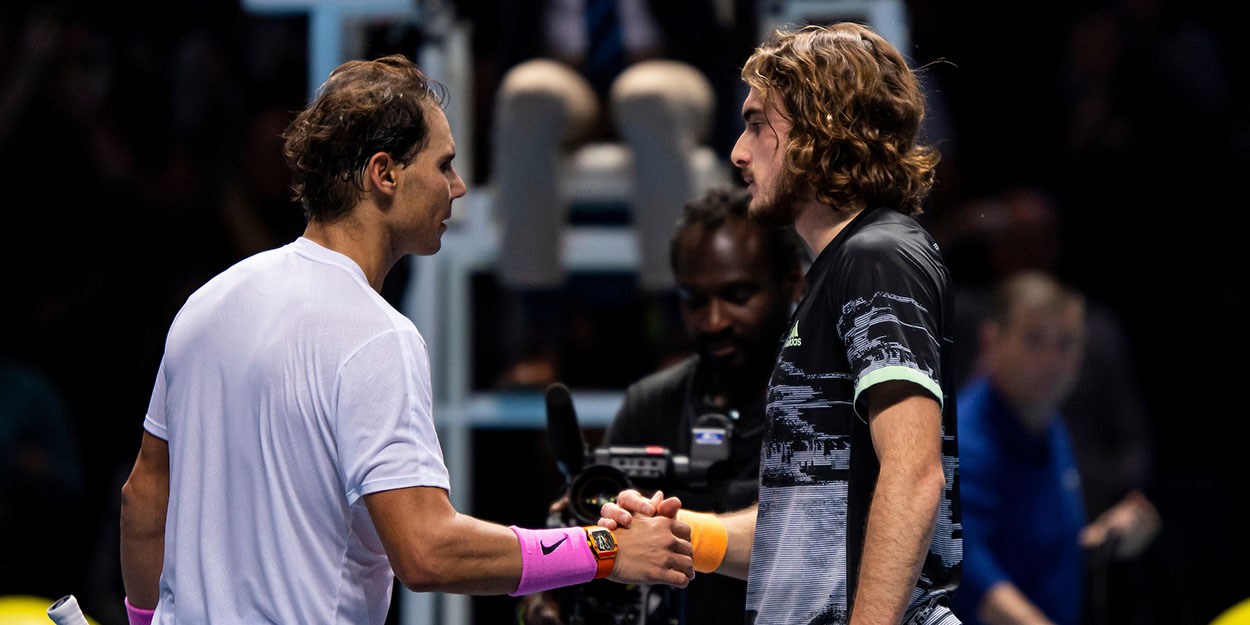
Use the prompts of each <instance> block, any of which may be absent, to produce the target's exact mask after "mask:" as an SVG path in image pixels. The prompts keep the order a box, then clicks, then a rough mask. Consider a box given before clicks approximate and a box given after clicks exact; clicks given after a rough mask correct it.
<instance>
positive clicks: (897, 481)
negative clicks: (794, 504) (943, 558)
mask: <svg viewBox="0 0 1250 625" xmlns="http://www.w3.org/2000/svg"><path fill="white" fill-rule="evenodd" d="M945 486H946V481H945V479H944V478H943V475H942V472H941V467H940V465H939V467H938V470H937V472H936V474H934V473H932V472H930V473H929V474H927V475H925V476H921V478H920V479H916V476H914V475H911V474H909V473H907V472H902V471H900V472H891V471H888V470H886V469H885V468H884V467H883V469H882V472H881V475H880V476H879V477H878V481H877V488H876V490H875V492H874V494H873V499H872V505H871V507H870V508H869V513H868V525H867V527H866V528H865V532H864V550H863V554H862V556H861V558H860V566H859V576H858V582H857V585H856V591H855V604H854V609H853V610H852V612H851V619H852V623H854V624H855V625H870V624H871V625H898V623H899V622H900V621H902V618H903V615H904V613H905V612H906V610H907V604H908V601H909V600H910V598H911V593H912V589H913V588H915V585H916V579H917V578H918V577H919V576H920V570H921V567H922V566H923V565H924V561H925V557H926V555H927V554H928V551H929V544H930V543H931V542H932V540H933V531H934V528H935V527H936V525H937V515H938V507H939V503H940V501H941V497H942V493H943V490H944V489H945Z"/></svg>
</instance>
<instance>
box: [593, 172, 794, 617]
mask: <svg viewBox="0 0 1250 625" xmlns="http://www.w3.org/2000/svg"><path fill="white" fill-rule="evenodd" d="M750 201H751V196H750V194H749V193H747V192H746V191H745V190H739V189H732V190H731V189H713V190H711V191H709V192H708V193H707V194H706V195H704V196H703V197H702V198H700V199H698V200H696V201H693V202H691V203H689V204H687V205H686V206H685V210H684V212H683V214H682V216H681V219H680V220H679V221H678V224H677V230H676V232H675V233H674V235H673V239H672V245H671V251H670V262H671V264H672V268H673V274H674V276H675V278H676V281H677V286H678V290H679V293H680V296H681V313H682V318H683V320H684V322H685V325H686V329H687V330H688V331H689V332H690V334H691V335H692V336H693V338H694V341H695V344H696V346H697V348H698V353H697V354H696V355H694V356H691V357H690V358H687V359H686V360H684V361H682V362H681V363H678V364H676V365H674V366H672V367H669V368H668V369H665V370H663V371H660V372H658V373H654V374H651V375H649V376H647V377H645V378H643V379H642V380H639V381H638V382H636V383H634V384H633V385H631V386H630V387H629V389H628V390H626V392H625V402H624V404H623V405H622V406H621V409H620V411H619V412H617V415H616V418H615V419H613V421H612V424H611V425H610V426H609V428H608V431H607V433H606V434H605V435H604V439H603V445H604V446H610V445H622V446H639V445H660V446H663V447H666V448H668V449H669V450H670V451H671V452H672V453H673V454H674V455H684V456H689V455H690V453H691V449H690V447H691V428H692V426H693V425H694V423H695V421H696V420H697V419H698V418H699V417H700V416H702V415H705V414H708V413H719V414H722V415H727V416H728V417H729V418H730V420H731V421H732V423H733V428H732V431H733V435H732V439H731V443H730V449H731V452H730V458H729V460H728V461H727V462H722V463H718V464H716V465H713V466H712V468H711V470H710V471H709V474H708V476H707V478H708V479H707V482H708V485H707V487H706V488H700V489H693V488H691V487H690V485H688V484H668V485H664V492H665V493H667V494H669V495H676V496H677V497H678V498H680V499H681V501H682V506H683V508H687V509H691V510H697V511H703V512H717V513H723V512H729V511H731V510H740V509H742V508H745V507H747V506H749V505H751V504H752V503H755V501H756V493H757V490H758V487H759V461H760V443H761V440H762V437H763V432H764V393H765V390H766V389H767V387H768V378H769V375H770V374H771V373H772V369H773V366H774V364H775V363H776V358H777V345H778V341H779V340H780V339H781V335H782V333H783V332H784V331H785V329H786V326H787V323H788V321H789V316H790V309H791V306H792V305H793V304H794V303H795V302H797V301H798V299H799V297H800V296H801V294H802V290H803V285H804V280H803V270H802V267H801V264H800V263H801V259H802V254H803V251H802V247H801V245H800V243H799V240H798V237H797V236H796V235H795V234H794V231H793V230H792V229H791V228H788V227H786V228H770V227H767V226H764V225H761V224H760V223H759V222H756V221H755V220H753V219H751V218H750V217H748V216H747V205H748V204H749V203H750ZM686 592H687V594H686V600H685V604H686V623H690V624H692V625H697V624H699V623H717V624H726V623H741V622H743V618H744V616H745V613H744V610H743V606H744V605H746V582H745V581H742V580H737V579H732V578H729V577H724V576H721V575H703V576H695V579H694V580H692V581H691V582H690V585H689V586H688V587H687V590H686Z"/></svg>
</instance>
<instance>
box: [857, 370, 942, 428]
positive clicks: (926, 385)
mask: <svg viewBox="0 0 1250 625" xmlns="http://www.w3.org/2000/svg"><path fill="white" fill-rule="evenodd" d="M891 380H902V381H904V382H911V383H913V384H918V385H919V386H920V388H923V389H924V390H926V391H929V392H930V393H932V394H933V397H934V398H935V399H937V401H938V407H939V408H945V406H944V405H943V404H944V403H945V402H944V401H943V400H942V387H941V386H939V385H938V383H937V382H934V381H933V379H932V378H930V377H929V376H927V375H925V374H923V373H921V372H919V371H917V370H915V369H912V368H910V367H900V366H898V365H894V366H890V367H882V368H880V369H877V370H876V371H872V372H869V374H868V375H866V376H864V377H862V378H860V379H859V382H857V383H856V384H855V398H854V400H853V403H852V404H851V405H852V406H854V407H855V414H856V415H859V418H861V419H864V420H865V421H867V415H861V414H859V395H860V393H863V392H864V391H866V390H868V389H869V388H871V387H872V386H874V385H877V384H880V383H882V382H889V381H891Z"/></svg>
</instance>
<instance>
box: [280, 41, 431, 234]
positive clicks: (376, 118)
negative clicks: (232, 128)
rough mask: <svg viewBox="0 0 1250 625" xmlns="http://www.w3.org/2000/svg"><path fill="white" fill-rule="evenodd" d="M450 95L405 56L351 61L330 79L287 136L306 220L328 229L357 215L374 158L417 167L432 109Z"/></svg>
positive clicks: (295, 187) (289, 160)
mask: <svg viewBox="0 0 1250 625" xmlns="http://www.w3.org/2000/svg"><path fill="white" fill-rule="evenodd" d="M444 93H445V89H444V88H443V86H442V85H440V84H438V83H437V82H435V81H434V80H432V79H430V77H428V76H426V75H425V74H424V73H423V72H422V71H421V70H420V69H418V68H417V66H416V64H415V63H413V62H412V61H409V60H408V59H407V58H406V57H404V56H403V55H401V54H394V55H391V56H386V57H382V58H380V59H377V60H376V61H349V62H347V63H344V64H342V65H340V66H338V68H336V69H335V70H334V71H333V72H330V78H329V79H328V80H326V82H325V84H323V85H321V89H320V90H319V91H318V93H317V98H316V100H314V101H313V102H312V104H310V105H309V106H308V108H306V109H304V110H303V111H302V112H300V114H299V115H298V116H297V117H296V118H295V121H292V122H291V125H290V126H287V129H286V131H285V132H283V133H282V137H283V138H284V139H286V145H285V146H284V148H283V154H284V155H285V156H286V161H287V164H288V165H290V167H291V169H292V172H293V173H292V176H291V179H292V183H291V191H292V195H293V197H294V199H296V200H298V201H299V203H300V204H301V205H302V206H303V208H304V218H305V219H307V220H308V221H314V220H315V221H321V222H327V223H329V222H333V221H335V220H337V219H339V218H341V217H343V216H345V215H347V214H348V213H349V212H351V209H352V207H353V206H355V204H356V202H357V201H358V200H359V199H360V196H361V194H362V193H363V192H364V182H363V176H364V170H365V165H367V164H368V162H369V159H370V158H372V157H373V155H374V154H377V153H378V152H385V153H386V154H388V155H390V157H391V158H393V159H395V160H396V161H398V162H399V163H401V164H405V165H406V164H408V163H409V162H411V161H412V159H413V158H415V157H416V155H417V154H418V153H419V152H420V151H421V150H422V148H424V147H425V141H426V137H427V135H428V134H429V123H428V122H427V120H426V117H425V116H426V110H425V109H426V108H427V107H432V106H438V107H441V106H442V104H443V100H444Z"/></svg>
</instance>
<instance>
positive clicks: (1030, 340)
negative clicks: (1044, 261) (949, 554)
mask: <svg viewBox="0 0 1250 625" xmlns="http://www.w3.org/2000/svg"><path fill="white" fill-rule="evenodd" d="M1085 328H1086V326H1085V302H1084V299H1083V298H1082V297H1081V296H1080V295H1079V294H1078V293H1076V292H1075V291H1073V290H1072V289H1070V288H1069V287H1066V286H1064V285H1062V284H1060V283H1059V282H1057V281H1056V280H1054V279H1053V278H1051V277H1049V276H1047V275H1045V274H1041V273H1036V272H1029V273H1023V274H1020V275H1018V276H1015V277H1013V278H1011V279H1010V280H1008V281H1007V282H1005V283H1004V284H1003V285H1002V286H1001V287H1000V289H999V291H998V293H997V295H996V297H995V300H994V305H993V309H992V312H991V316H990V319H989V321H987V322H985V324H984V325H983V326H982V329H981V343H982V351H981V360H982V363H983V364H984V371H985V373H984V376H982V377H978V378H977V379H975V380H974V381H973V382H971V383H970V384H969V385H968V386H967V387H965V388H964V389H962V390H961V391H960V393H959V395H958V396H959V429H960V445H959V447H960V449H959V454H960V458H961V462H962V466H961V498H962V502H963V513H964V573H963V584H962V585H961V589H960V592H959V593H958V594H957V595H956V597H955V607H956V613H957V614H959V615H960V617H961V618H963V619H964V620H966V621H968V622H971V623H986V624H991V625H1001V624H1006V623H1057V624H1059V625H1075V624H1076V623H1080V622H1081V615H1082V602H1081V597H1082V596H1083V594H1084V574H1085V559H1086V555H1085V552H1084V551H1083V550H1097V549H1101V548H1110V549H1114V554H1115V555H1116V556H1118V557H1135V556H1136V555H1139V554H1140V553H1141V552H1142V550H1143V549H1144V548H1145V547H1146V546H1147V545H1148V544H1149V543H1150V541H1151V540H1152V539H1153V537H1154V535H1155V534H1156V533H1157V531H1158V528H1159V525H1160V522H1159V517H1158V513H1157V512H1156V511H1155V509H1154V506H1153V505H1152V504H1151V503H1150V502H1149V501H1148V500H1147V499H1146V498H1145V497H1144V496H1143V495H1142V494H1141V493H1140V492H1136V491H1135V492H1133V493H1130V494H1129V495H1128V496H1126V497H1125V498H1124V499H1122V500H1121V501H1120V502H1119V503H1117V504H1116V505H1114V506H1112V507H1111V508H1110V509H1109V510H1108V511H1107V512H1105V513H1104V514H1101V515H1099V516H1098V518H1096V519H1095V520H1094V521H1093V522H1092V523H1089V524H1086V514H1085V507H1084V503H1083V501H1082V494H1081V477H1080V472H1079V470H1078V468H1077V462H1076V457H1075V454H1074V452H1073V449H1072V443H1071V441H1070V439H1069V436H1068V430H1067V428H1066V427H1065V425H1064V422H1063V420H1062V419H1060V418H1059V408H1060V406H1061V405H1062V404H1063V402H1064V400H1066V399H1067V398H1068V396H1069V395H1070V393H1071V391H1072V389H1073V387H1074V385H1075V383H1076V379H1077V375H1078V373H1079V371H1080V365H1081V360H1082V355H1083V352H1084V347H1085V339H1086V334H1085V332H1086V330H1085Z"/></svg>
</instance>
